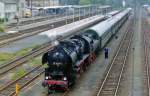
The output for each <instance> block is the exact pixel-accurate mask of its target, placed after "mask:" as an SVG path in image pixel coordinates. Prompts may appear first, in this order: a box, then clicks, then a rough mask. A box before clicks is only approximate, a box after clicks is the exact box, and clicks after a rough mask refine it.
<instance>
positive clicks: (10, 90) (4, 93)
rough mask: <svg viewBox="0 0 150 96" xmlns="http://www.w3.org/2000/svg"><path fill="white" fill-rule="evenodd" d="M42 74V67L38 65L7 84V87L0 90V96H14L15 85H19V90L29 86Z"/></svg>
mask: <svg viewBox="0 0 150 96" xmlns="http://www.w3.org/2000/svg"><path fill="white" fill-rule="evenodd" d="M43 73H44V69H43V68H42V65H39V66H37V67H35V68H33V69H32V70H31V71H29V72H28V73H26V74H25V75H23V76H21V77H20V78H18V79H16V80H15V81H12V82H10V83H8V84H7V85H5V86H3V87H2V88H0V96H15V94H16V93H15V86H16V83H17V84H19V85H20V90H21V89H23V88H24V87H26V86H27V85H29V84H30V83H31V82H33V81H34V80H35V79H37V78H38V77H40V76H41V75H42V74H43Z"/></svg>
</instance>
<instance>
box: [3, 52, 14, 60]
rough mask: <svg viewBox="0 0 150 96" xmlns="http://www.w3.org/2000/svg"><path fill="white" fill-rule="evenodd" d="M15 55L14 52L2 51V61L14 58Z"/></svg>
mask: <svg viewBox="0 0 150 96" xmlns="http://www.w3.org/2000/svg"><path fill="white" fill-rule="evenodd" d="M13 57H14V55H13V54H12V53H0V61H1V62H3V61H6V60H8V59H12V58H13Z"/></svg>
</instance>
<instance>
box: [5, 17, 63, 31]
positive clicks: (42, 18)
mask: <svg viewBox="0 0 150 96" xmlns="http://www.w3.org/2000/svg"><path fill="white" fill-rule="evenodd" d="M54 17H56V18H58V17H61V16H60V15H57V16H52V15H51V16H45V17H41V18H36V19H31V20H26V21H21V22H20V23H19V26H24V25H27V24H31V23H37V22H42V21H46V20H49V19H52V18H54ZM6 26H7V27H6V28H7V29H9V28H13V27H16V26H17V22H13V23H10V24H7V25H6Z"/></svg>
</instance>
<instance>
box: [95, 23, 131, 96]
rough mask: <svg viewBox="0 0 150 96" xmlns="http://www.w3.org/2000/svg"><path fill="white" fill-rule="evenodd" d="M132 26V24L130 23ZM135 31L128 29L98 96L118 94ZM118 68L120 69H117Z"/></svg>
mask: <svg viewBox="0 0 150 96" xmlns="http://www.w3.org/2000/svg"><path fill="white" fill-rule="evenodd" d="M129 27H131V25H129ZM132 36H133V31H131V29H130V28H128V29H127V31H126V34H125V36H124V38H123V39H122V42H121V43H120V45H119V48H118V50H117V52H116V54H115V56H114V58H113V60H112V63H111V65H110V67H109V68H108V71H107V73H106V76H105V77H104V80H103V81H102V84H101V86H100V88H99V89H98V92H97V93H96V96H103V95H105V96H116V95H117V92H118V89H119V85H120V82H121V78H122V74H123V71H124V68H125V63H126V60H127V56H128V52H129V49H130V45H131V41H132ZM116 68H117V69H118V70H119V72H118V70H116Z"/></svg>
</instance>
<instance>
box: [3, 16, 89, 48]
mask: <svg viewBox="0 0 150 96" xmlns="http://www.w3.org/2000/svg"><path fill="white" fill-rule="evenodd" d="M89 16H90V15H88V14H87V15H86V16H81V17H80V20H81V19H84V18H88V17H89ZM78 20H79V16H75V17H74V21H78ZM67 22H68V24H69V23H72V22H73V17H72V16H71V17H69V18H68V20H67ZM64 24H66V19H65V18H64V19H61V20H58V21H54V22H51V23H50V24H46V25H42V26H38V27H35V28H30V29H26V30H22V31H21V32H17V33H15V34H7V35H5V36H0V47H3V46H5V45H7V44H9V43H12V42H14V41H17V40H20V39H23V38H26V37H30V36H33V35H36V34H38V33H41V32H44V31H47V30H50V29H53V28H56V27H60V26H63V25H64ZM51 25H53V26H51Z"/></svg>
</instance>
